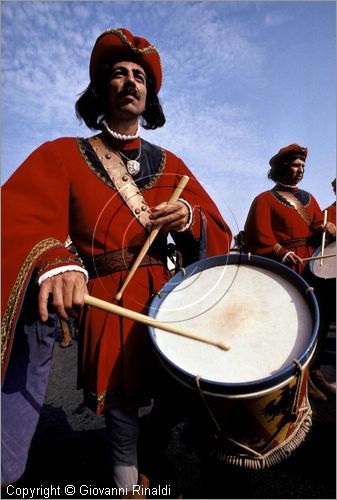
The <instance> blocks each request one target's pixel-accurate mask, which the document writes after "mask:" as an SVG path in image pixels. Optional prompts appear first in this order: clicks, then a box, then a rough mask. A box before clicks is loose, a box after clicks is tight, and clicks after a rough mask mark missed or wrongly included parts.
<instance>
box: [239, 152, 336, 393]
mask: <svg viewBox="0 0 337 500" xmlns="http://www.w3.org/2000/svg"><path fill="white" fill-rule="evenodd" d="M307 153H308V150H307V148H305V147H302V146H300V145H298V144H290V145H289V146H286V147H284V148H282V149H280V151H279V152H278V153H277V154H276V155H274V156H273V157H272V158H271V160H270V161H269V164H270V167H271V168H270V170H269V173H268V177H269V178H270V179H272V180H273V181H274V182H275V186H274V187H273V189H271V190H270V191H265V192H263V193H261V194H259V195H258V196H257V197H256V198H255V199H254V201H253V203H252V205H251V207H250V210H249V213H248V216H247V220H246V223H245V229H244V245H245V251H247V252H251V253H253V254H257V255H263V256H265V257H269V258H271V259H274V260H276V261H279V262H281V263H283V264H285V265H287V266H288V267H290V268H291V269H293V271H296V272H298V273H299V274H301V275H302V276H303V278H304V279H305V280H306V281H308V282H309V283H310V284H311V285H312V286H313V287H314V289H315V292H316V296H317V299H318V302H319V305H320V311H321V325H320V331H319V333H318V342H317V353H316V359H317V356H318V352H320V351H321V348H322V343H323V341H324V339H325V333H324V332H323V330H324V326H323V325H324V321H325V319H324V318H325V314H324V311H323V310H324V307H323V303H324V299H323V293H322V290H321V289H320V287H321V284H320V283H318V282H317V281H316V280H315V277H314V276H312V275H311V273H310V271H309V266H308V261H303V260H302V259H305V258H307V257H311V256H312V254H313V253H314V251H315V249H316V248H317V247H318V246H319V245H320V242H321V240H322V232H323V231H324V230H326V231H327V233H328V234H329V235H331V236H332V237H335V235H336V227H335V225H334V224H333V223H332V222H327V224H326V225H325V226H323V213H322V211H321V209H320V207H319V205H318V203H317V201H316V200H315V198H314V197H313V195H312V194H310V193H308V192H307V191H304V190H302V189H299V188H298V184H299V183H300V182H301V180H302V179H303V175H304V167H305V160H306V157H307ZM312 368H313V370H314V365H313V366H312ZM315 368H317V366H316V362H315ZM321 375H322V377H323V374H321ZM323 378H324V377H323ZM324 380H325V379H324ZM325 389H327V390H329V391H330V392H333V393H335V388H334V386H333V385H332V384H329V383H328V382H327V381H326V380H325ZM309 395H311V396H313V397H315V398H316V399H322V400H323V399H324V400H325V399H326V396H325V395H324V394H323V393H322V392H321V391H320V390H319V389H318V388H317V387H316V386H315V384H314V383H313V382H312V380H310V383H309Z"/></svg>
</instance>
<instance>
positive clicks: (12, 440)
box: [2, 29, 231, 496]
mask: <svg viewBox="0 0 337 500" xmlns="http://www.w3.org/2000/svg"><path fill="white" fill-rule="evenodd" d="M161 83H162V71H161V62H160V56H159V53H158V50H157V49H156V48H155V47H154V46H153V45H151V44H150V43H149V42H148V41H147V40H145V39H144V38H141V37H138V36H134V35H133V34H132V33H130V32H129V31H128V30H126V29H108V30H107V31H105V32H104V33H102V34H101V35H100V36H99V37H98V39H97V41H96V43H95V46H94V48H93V51H92V54H91V60H90V84H89V86H88V87H87V89H86V90H85V91H84V92H83V94H82V95H81V97H80V98H79V100H78V101H77V103H76V113H77V116H78V117H79V118H81V119H83V120H84V122H85V123H86V125H87V126H88V127H89V128H90V129H93V130H96V131H98V134H97V135H95V136H93V137H90V138H86V139H84V138H69V137H65V138H60V139H57V140H54V141H51V142H47V143H45V144H43V145H42V146H40V147H39V148H38V149H37V150H36V151H34V152H33V153H32V154H31V155H30V156H29V157H28V158H27V160H26V161H25V162H24V163H23V164H22V165H21V166H20V167H19V168H18V170H17V171H16V172H15V173H14V174H13V175H12V176H11V178H10V179H9V180H8V181H7V182H6V184H5V185H4V187H3V197H2V199H3V204H4V210H3V214H4V215H3V223H2V227H3V263H4V269H3V294H2V297H3V325H2V341H3V351H2V374H3V379H2V380H3V390H2V415H3V416H2V423H3V425H2V427H3V429H2V431H3V433H2V440H3V441H2V442H3V447H2V461H3V475H2V480H3V482H4V483H10V482H13V481H16V480H17V479H18V478H19V477H20V476H21V475H22V473H23V471H24V469H25V464H26V460H27V453H28V449H29V446H30V442H31V439H32V436H33V433H34V431H35V427H36V424H37V420H38V417H39V410H40V408H41V406H42V404H43V399H44V394H45V389H46V385H47V380H48V372H49V367H50V360H51V355H52V349H53V343H54V335H55V331H56V329H57V327H58V321H59V318H62V319H64V320H67V319H68V318H69V317H70V316H77V315H80V325H79V332H80V363H79V364H80V378H81V382H82V385H83V389H84V398H85V402H86V404H87V405H88V406H89V407H90V408H92V410H93V411H95V412H96V413H97V414H100V413H102V412H104V414H105V418H106V423H107V428H108V433H109V436H108V440H109V444H110V447H111V458H112V476H113V479H114V481H115V484H116V485H117V486H118V487H124V488H125V494H126V495H127V496H130V495H131V496H132V494H133V493H132V492H133V485H135V484H137V483H138V481H139V477H138V465H137V452H136V448H137V434H138V413H137V412H138V408H139V407H141V406H144V405H148V404H149V403H150V401H151V397H152V395H153V392H152V391H153V388H152V385H153V384H152V381H153V377H154V374H153V373H154V372H153V370H154V366H155V362H154V354H153V351H152V349H151V345H150V341H149V336H148V334H147V331H146V328H145V327H144V326H142V325H141V324H139V323H135V322H133V321H131V320H128V319H124V318H121V317H118V316H116V315H111V314H108V313H106V312H104V311H100V310H97V309H95V308H86V307H83V305H84V302H83V297H84V294H85V293H89V294H91V295H93V296H95V297H98V298H100V299H103V300H105V301H109V302H116V300H115V295H116V293H117V291H118V290H119V288H120V286H121V284H122V283H123V282H124V280H125V278H126V276H127V274H128V272H127V271H128V269H129V268H130V266H131V264H132V262H133V261H134V260H135V258H136V257H137V255H138V253H139V251H140V249H141V247H142V245H143V244H144V242H145V241H146V239H147V236H148V234H149V231H150V230H151V228H154V227H157V226H158V225H162V226H163V227H162V229H161V231H160V233H159V235H158V237H157V239H156V241H155V242H154V244H153V245H152V247H151V249H150V251H149V252H148V254H147V255H146V257H145V258H144V260H143V262H142V264H141V266H140V267H139V268H138V270H137V271H136V274H135V275H134V277H133V279H132V282H131V284H130V285H129V287H128V288H127V289H126V291H125V292H124V295H123V297H122V299H121V300H120V302H119V305H121V306H122V307H126V308H129V309H132V310H134V311H137V312H142V313H145V314H146V312H147V308H148V306H149V302H150V299H151V296H152V295H153V294H154V293H156V292H158V291H159V290H160V288H161V287H162V286H163V284H164V283H165V282H166V281H167V279H168V278H169V277H170V276H171V275H170V273H169V272H168V269H167V266H166V261H167V255H166V248H167V241H166V240H167V235H168V233H170V234H171V235H172V237H173V239H174V241H175V243H176V246H177V249H178V250H179V252H181V254H182V256H183V265H184V266H185V265H187V264H189V263H191V262H193V261H195V260H198V259H200V258H203V257H206V256H212V255H216V254H221V253H227V252H228V251H229V248H230V243H231V232H230V229H229V227H228V226H227V224H226V223H225V222H224V220H223V218H222V216H221V215H220V213H219V211H218V209H217V207H216V206H215V204H214V203H213V202H212V200H211V199H210V197H209V196H208V195H207V193H206V192H205V190H204V189H203V188H202V187H201V185H200V184H199V183H198V181H197V180H196V179H195V178H194V176H193V174H192V173H191V172H190V170H189V169H188V168H187V167H186V165H185V164H184V163H183V161H182V160H181V159H179V158H178V157H176V156H175V155H174V154H173V153H171V152H169V151H167V150H165V149H163V148H161V147H158V146H155V145H153V144H151V143H149V142H147V141H145V140H143V139H141V138H140V137H139V125H140V124H141V125H142V126H143V127H144V128H147V129H155V128H157V127H161V126H163V125H164V123H165V117H164V113H163V110H162V107H161V105H160V103H159V99H158V95H157V94H158V92H159V90H160V87H161ZM183 175H188V176H189V177H190V180H189V182H188V185H187V187H186V188H185V190H184V192H183V193H182V197H181V198H180V199H179V200H178V201H177V202H176V203H173V204H166V202H167V200H168V199H169V198H170V196H171V194H172V192H173V191H174V189H175V187H176V186H177V184H178V182H179V180H180V179H181V177H182V176H183ZM68 235H70V237H71V239H72V242H73V244H74V246H75V248H76V251H77V255H76V254H74V253H72V252H70V251H69V250H68V249H67V248H66V247H65V245H64V242H65V241H66V240H67V237H68ZM23 422H25V426H24V432H20V428H23V426H22V423H23ZM13 427H16V433H15V436H14V435H13V431H12V429H13ZM153 458H154V460H155V459H156V458H155V457H153ZM126 490H127V492H126Z"/></svg>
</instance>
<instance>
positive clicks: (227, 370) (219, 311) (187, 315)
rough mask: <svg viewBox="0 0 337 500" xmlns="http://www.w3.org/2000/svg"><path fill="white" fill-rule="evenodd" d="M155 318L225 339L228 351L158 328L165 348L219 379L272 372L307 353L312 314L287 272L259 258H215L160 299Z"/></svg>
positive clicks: (179, 362) (176, 360) (177, 360)
mask: <svg viewBox="0 0 337 500" xmlns="http://www.w3.org/2000/svg"><path fill="white" fill-rule="evenodd" d="M156 319H158V320H159V321H164V322H167V323H172V324H174V325H176V326H180V327H182V328H184V329H186V330H189V331H191V332H194V333H198V334H200V335H203V336H206V337H208V338H210V339H218V340H222V341H224V342H226V343H228V344H229V345H230V350H229V351H223V350H221V349H220V348H218V347H214V346H211V345H208V344H205V343H201V342H198V341H195V340H191V339H187V338H184V337H181V336H178V335H175V334H172V333H168V332H165V331H162V330H158V329H154V340H155V342H156V343H157V346H158V348H159V350H160V351H161V352H162V354H163V355H164V356H165V357H167V358H168V359H169V360H170V361H171V362H172V363H173V364H175V365H176V366H177V367H178V368H180V369H182V370H184V371H186V372H188V373H189V374H190V375H193V376H196V375H200V377H202V378H204V379H207V380H210V381H213V382H220V383H245V382H251V381H255V380H260V379H263V378H265V377H269V376H270V375H272V374H274V373H275V372H277V371H279V370H281V369H282V368H285V367H287V366H289V365H290V364H291V363H292V360H293V359H298V358H299V357H300V356H301V355H302V354H303V348H304V346H306V345H307V344H308V342H309V341H310V338H311V335H312V331H313V319H312V316H311V313H310V310H309V306H308V304H307V302H306V301H305V299H304V298H303V296H302V294H301V292H300V291H299V290H298V289H297V288H296V287H295V286H294V285H292V284H291V283H290V282H289V281H287V280H286V278H284V277H282V276H280V275H278V274H277V273H275V272H272V271H269V270H267V269H264V268H259V267H256V266H254V265H243V264H240V265H237V264H235V265H233V264H230V265H227V266H216V267H212V268H209V269H206V270H203V271H201V272H198V273H196V274H194V275H192V276H190V277H187V278H185V279H184V280H183V281H182V282H181V283H180V284H179V285H178V286H177V287H176V288H174V289H173V291H172V292H170V293H169V294H168V295H167V297H166V298H165V300H164V301H163V303H162V304H161V305H160V308H159V311H158V313H157V315H156Z"/></svg>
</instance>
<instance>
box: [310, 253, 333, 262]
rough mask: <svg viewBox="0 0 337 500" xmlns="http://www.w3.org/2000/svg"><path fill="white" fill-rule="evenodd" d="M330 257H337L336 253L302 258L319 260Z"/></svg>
mask: <svg viewBox="0 0 337 500" xmlns="http://www.w3.org/2000/svg"><path fill="white" fill-rule="evenodd" d="M329 257H336V254H335V253H334V254H331V255H316V257H306V258H305V259H301V260H302V261H303V260H318V259H328V258H329Z"/></svg>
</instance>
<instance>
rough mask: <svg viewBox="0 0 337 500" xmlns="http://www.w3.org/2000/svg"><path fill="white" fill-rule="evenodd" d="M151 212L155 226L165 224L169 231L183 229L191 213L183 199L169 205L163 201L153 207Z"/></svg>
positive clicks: (151, 218)
mask: <svg viewBox="0 0 337 500" xmlns="http://www.w3.org/2000/svg"><path fill="white" fill-rule="evenodd" d="M151 212H152V215H151V216H150V220H151V221H152V222H153V227H154V228H155V227H157V226H160V225H163V227H164V228H165V229H166V230H167V231H180V230H181V229H183V228H184V227H185V226H186V224H187V223H188V220H189V215H190V214H189V211H188V208H187V206H186V205H185V204H184V203H182V202H181V201H177V202H176V203H170V204H169V205H168V204H165V203H161V204H160V205H157V206H156V207H154V208H152V209H151Z"/></svg>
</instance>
